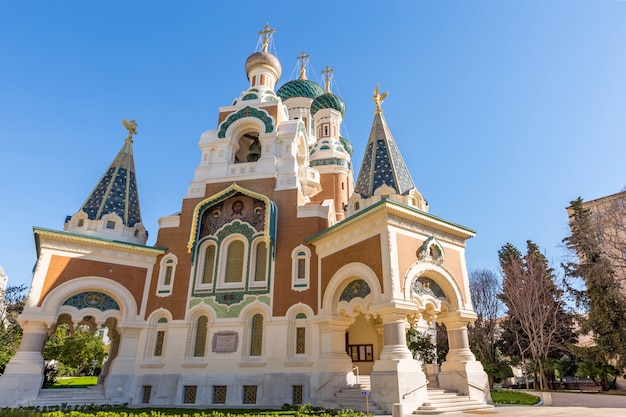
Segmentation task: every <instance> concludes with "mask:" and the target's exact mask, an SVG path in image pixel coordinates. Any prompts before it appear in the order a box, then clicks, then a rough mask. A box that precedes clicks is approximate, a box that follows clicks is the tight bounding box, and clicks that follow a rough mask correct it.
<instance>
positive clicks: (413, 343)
mask: <svg viewBox="0 0 626 417" xmlns="http://www.w3.org/2000/svg"><path fill="white" fill-rule="evenodd" d="M406 344H407V347H408V348H409V350H410V351H411V352H412V353H413V358H414V359H419V360H421V361H422V362H423V363H425V364H426V363H436V362H437V346H436V345H435V343H434V342H433V339H432V336H431V335H430V334H429V333H428V332H420V331H419V330H417V329H415V328H414V327H411V328H409V330H407V332H406Z"/></svg>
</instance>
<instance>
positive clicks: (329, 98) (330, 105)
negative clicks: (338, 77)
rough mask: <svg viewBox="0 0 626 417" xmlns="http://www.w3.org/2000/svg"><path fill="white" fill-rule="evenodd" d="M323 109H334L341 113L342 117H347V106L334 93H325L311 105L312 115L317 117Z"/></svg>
mask: <svg viewBox="0 0 626 417" xmlns="http://www.w3.org/2000/svg"><path fill="white" fill-rule="evenodd" d="M321 109H334V110H337V111H338V112H339V113H341V117H345V115H346V104H345V103H344V102H343V100H342V99H341V98H340V97H339V96H336V95H334V94H333V93H324V94H322V95H321V96H319V97H317V98H316V99H315V100H313V103H312V104H311V114H312V115H315V113H317V112H318V111H319V110H321Z"/></svg>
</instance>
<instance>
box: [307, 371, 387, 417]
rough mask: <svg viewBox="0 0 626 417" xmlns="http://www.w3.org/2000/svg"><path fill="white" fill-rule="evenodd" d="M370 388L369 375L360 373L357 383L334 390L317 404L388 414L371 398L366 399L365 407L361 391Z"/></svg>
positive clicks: (340, 408) (332, 407) (369, 389)
mask: <svg viewBox="0 0 626 417" xmlns="http://www.w3.org/2000/svg"><path fill="white" fill-rule="evenodd" d="M371 390H372V387H371V384H370V376H369V375H360V376H359V379H358V384H355V385H353V386H351V387H346V388H345V389H342V390H341V391H338V392H336V393H335V395H334V396H333V397H332V398H330V399H328V400H324V401H321V402H320V403H319V404H317V405H318V406H320V407H324V408H331V409H334V410H347V409H350V410H353V411H360V412H362V413H365V412H368V413H369V414H375V415H383V414H389V413H387V412H386V411H385V410H383V409H382V408H380V407H379V406H378V405H376V403H374V402H373V401H372V399H371V398H368V399H367V400H368V401H367V407H366V403H365V396H364V395H363V392H364V391H368V392H371Z"/></svg>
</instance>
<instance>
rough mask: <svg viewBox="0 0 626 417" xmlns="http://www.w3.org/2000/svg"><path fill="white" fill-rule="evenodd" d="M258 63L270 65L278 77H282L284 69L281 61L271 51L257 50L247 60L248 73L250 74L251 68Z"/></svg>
mask: <svg viewBox="0 0 626 417" xmlns="http://www.w3.org/2000/svg"><path fill="white" fill-rule="evenodd" d="M257 65H263V66H267V67H270V68H271V69H273V70H274V72H275V73H276V78H277V79H278V78H280V74H281V73H282V71H283V68H282V66H281V65H280V61H279V60H278V58H276V57H275V56H274V55H272V54H270V53H269V52H264V51H261V52H255V53H253V54H252V55H250V56H249V57H248V59H247V60H246V74H250V70H251V69H252V68H253V67H256V66H257Z"/></svg>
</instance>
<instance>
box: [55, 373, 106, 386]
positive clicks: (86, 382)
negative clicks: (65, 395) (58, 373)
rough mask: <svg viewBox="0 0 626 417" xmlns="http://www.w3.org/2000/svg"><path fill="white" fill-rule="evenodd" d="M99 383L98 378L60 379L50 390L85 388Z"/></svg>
mask: <svg viewBox="0 0 626 417" xmlns="http://www.w3.org/2000/svg"><path fill="white" fill-rule="evenodd" d="M97 383H98V377H97V376H77V377H70V378H58V379H57V380H56V382H55V383H54V384H52V386H51V387H50V388H85V387H89V386H91V385H96V384H97Z"/></svg>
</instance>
